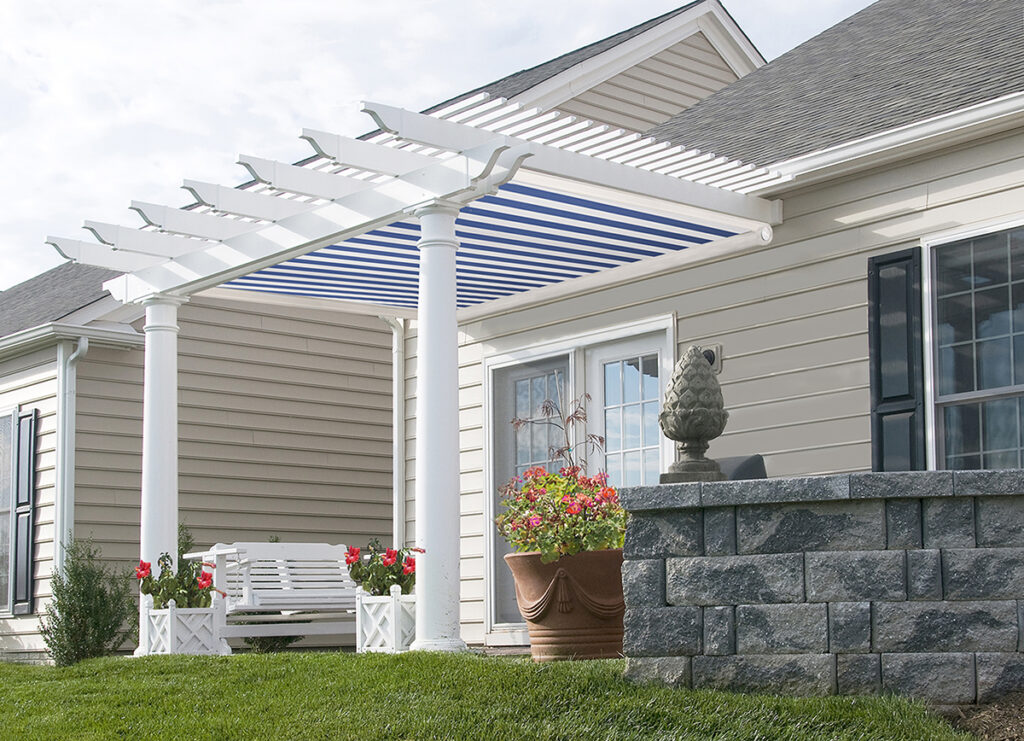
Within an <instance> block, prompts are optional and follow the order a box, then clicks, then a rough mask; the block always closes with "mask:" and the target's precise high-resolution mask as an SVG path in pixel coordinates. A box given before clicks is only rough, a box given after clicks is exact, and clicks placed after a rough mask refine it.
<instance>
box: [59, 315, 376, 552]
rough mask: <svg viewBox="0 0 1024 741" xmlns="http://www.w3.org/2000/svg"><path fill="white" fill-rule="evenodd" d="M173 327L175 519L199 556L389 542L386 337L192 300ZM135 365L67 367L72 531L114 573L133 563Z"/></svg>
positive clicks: (108, 354) (137, 354) (359, 326)
mask: <svg viewBox="0 0 1024 741" xmlns="http://www.w3.org/2000/svg"><path fill="white" fill-rule="evenodd" d="M179 323H180V327H181V332H180V335H179V344H178V385H179V454H180V458H179V491H180V494H179V497H180V498H179V506H180V521H181V522H183V523H185V524H187V525H188V526H189V528H190V529H191V531H192V534H193V536H194V537H195V540H196V543H197V545H199V546H206V545H210V544H212V543H215V542H233V541H246V540H254V541H264V540H267V539H268V538H269V537H270V536H273V535H276V536H279V537H280V538H281V540H285V541H289V540H290V541H301V542H327V543H345V544H355V545H364V544H365V543H366V542H367V540H369V539H370V538H372V537H375V536H379V537H380V538H381V539H382V540H388V539H389V538H390V533H391V512H392V506H391V499H392V484H391V331H390V329H388V328H387V326H386V325H385V324H384V323H383V322H382V321H381V320H380V319H378V318H377V317H374V316H360V315H355V314H348V313H340V312H334V311H321V310H316V309H309V308H297V307H288V306H279V305H269V304H262V303H253V302H251V301H232V300H222V299H211V298H201V297H195V298H193V300H192V301H191V302H189V303H188V304H185V305H184V306H182V307H181V308H180V310H179ZM139 328H140V329H141V322H140V323H139ZM142 366H143V352H142V350H131V351H118V350H96V351H94V352H90V353H89V355H88V356H87V358H86V359H85V360H83V361H82V362H81V363H80V364H79V369H78V409H77V453H76V462H75V463H76V466H75V467H76V484H77V485H76V493H75V496H76V507H75V528H76V534H77V535H78V536H80V537H82V536H91V537H93V538H94V539H95V540H96V543H97V544H98V545H99V546H100V547H101V548H102V551H103V554H104V556H105V557H106V558H108V559H113V560H116V561H118V562H120V563H122V564H123V565H127V563H128V562H133V561H137V559H138V553H139V489H140V485H141V451H142V390H143V385H142Z"/></svg>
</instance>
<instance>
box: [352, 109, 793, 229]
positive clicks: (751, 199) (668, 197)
mask: <svg viewBox="0 0 1024 741" xmlns="http://www.w3.org/2000/svg"><path fill="white" fill-rule="evenodd" d="M363 110H364V111H366V112H367V113H369V114H370V115H371V116H372V117H373V119H374V120H375V121H376V122H377V125H378V126H380V128H381V129H383V130H384V131H387V132H389V133H393V134H395V135H396V136H399V137H400V138H402V139H406V140H408V141H414V142H417V143H419V144H425V145H427V146H432V147H439V148H441V149H449V150H452V151H459V150H460V149H466V148H467V147H473V146H480V145H481V144H482V143H484V142H486V141H488V140H490V139H492V138H493V137H494V136H495V134H494V133H493V132H490V131H487V130H485V129H477V128H474V127H472V126H465V125H463V124H457V123H453V122H451V121H444V120H442V119H439V118H434V117H433V116H428V115H426V114H423V113H413V112H412V111H407V110H404V109H401V108H396V107H394V106H387V105H383V104H381V103H369V102H364V103H363ZM504 139H505V141H506V142H508V144H509V146H517V147H518V146H522V147H527V148H528V151H529V152H530V157H529V159H527V160H526V161H525V162H524V163H523V166H522V171H524V172H538V173H543V174H545V175H554V176H558V177H562V178H565V179H568V180H573V181H580V182H583V183H590V184H592V185H596V186H603V187H605V188H609V189H611V190H613V191H622V192H627V193H633V194H635V195H640V196H650V197H652V198H656V199H661V200H664V201H669V202H674V203H680V204H683V205H684V206H687V207H690V208H693V209H698V210H703V211H705V212H708V213H709V214H710V215H712V216H713V217H714V218H719V219H720V218H722V217H723V216H724V217H727V218H731V219H733V220H735V221H737V222H739V223H740V224H742V225H744V226H745V227H746V228H747V229H753V228H756V227H757V226H760V225H763V224H779V223H781V221H782V205H781V203H780V202H777V201H768V200H765V199H763V198H758V197H756V196H749V195H744V194H741V193H736V192H734V191H729V190H723V189H721V188H713V187H711V186H708V185H701V184H700V183H695V182H692V181H689V180H682V179H680V178H675V177H670V176H668V175H659V174H658V173H654V172H651V171H650V170H645V169H643V168H639V167H632V166H630V165H623V164H619V163H617V162H611V161H609V160H607V159H602V158H600V157H590V156H587V155H584V154H579V153H577V152H570V151H568V150H564V149H558V148H557V147H549V146H545V145H543V144H538V143H537V142H527V141H524V140H520V139H514V138H512V137H504Z"/></svg>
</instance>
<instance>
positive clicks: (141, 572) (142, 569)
mask: <svg viewBox="0 0 1024 741" xmlns="http://www.w3.org/2000/svg"><path fill="white" fill-rule="evenodd" d="M152 565H153V564H151V563H150V562H149V561H143V560H142V559H141V558H140V559H139V565H138V566H137V567H136V569H135V578H136V579H145V578H146V577H147V576H149V575H150V574H151V573H152V571H153V570H152V569H151V568H150V567H151V566H152Z"/></svg>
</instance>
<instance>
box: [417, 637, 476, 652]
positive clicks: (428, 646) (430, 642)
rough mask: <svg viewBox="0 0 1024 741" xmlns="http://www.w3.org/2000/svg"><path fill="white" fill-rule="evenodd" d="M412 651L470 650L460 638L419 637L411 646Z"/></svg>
mask: <svg viewBox="0 0 1024 741" xmlns="http://www.w3.org/2000/svg"><path fill="white" fill-rule="evenodd" d="M409 650H410V651H445V652H447V653H459V652H462V651H468V650H469V646H467V645H466V643H465V642H464V641H462V640H461V639H459V638H437V639H430V638H428V639H425V640H422V641H421V640H419V639H418V638H417V639H416V640H415V641H413V642H412V644H411V645H410V646H409Z"/></svg>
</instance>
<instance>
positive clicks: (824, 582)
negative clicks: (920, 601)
mask: <svg viewBox="0 0 1024 741" xmlns="http://www.w3.org/2000/svg"><path fill="white" fill-rule="evenodd" d="M903 553H904V552H903V551H820V552H816V553H807V554H805V555H804V559H805V564H806V569H807V580H806V584H807V601H808V602H861V601H865V600H901V599H906V598H907V585H906V570H905V567H904V555H903Z"/></svg>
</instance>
